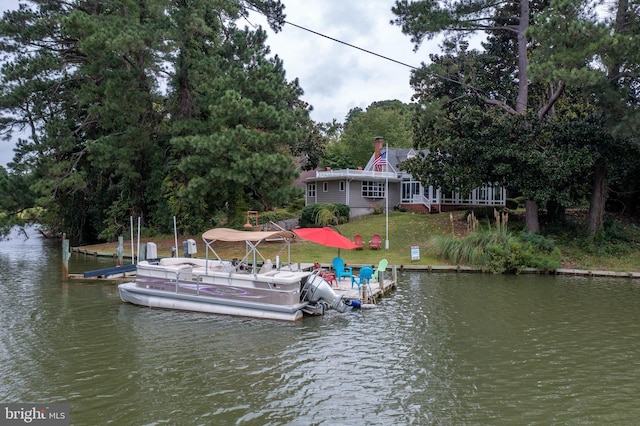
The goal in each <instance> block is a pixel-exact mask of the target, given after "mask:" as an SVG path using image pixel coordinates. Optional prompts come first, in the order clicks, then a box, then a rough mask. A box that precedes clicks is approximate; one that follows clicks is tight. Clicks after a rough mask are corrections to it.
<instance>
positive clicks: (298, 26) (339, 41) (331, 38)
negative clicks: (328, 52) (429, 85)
mask: <svg viewBox="0 0 640 426" xmlns="http://www.w3.org/2000/svg"><path fill="white" fill-rule="evenodd" d="M284 23H285V24H289V25H291V26H293V27H296V28H300V29H301V30H305V31H308V32H310V33H312V34H315V35H319V36H320V37H324V38H327V39H329V40H331V41H335V42H337V43H341V44H344V45H345V46H349V47H352V48H354V49H358V50H361V51H363V52H366V53H369V54H371V55H374V56H378V57H379V58H382V59H386V60H387V61H391V62H395V63H396V64H400V65H404V66H405V67H408V68H411V69H414V70H418V69H419V68H418V67H414V66H413V65H409V64H406V63H404V62H401V61H398V60H395V59H393V58H390V57H388V56H384V55H381V54H379V53H376V52H372V51H371V50H367V49H363V48H362V47H358V46H355V45H353V44H350V43H347V42H346V41H342V40H338V39H337V38H333V37H330V36H328V35H325V34H322V33H319V32H317V31H314V30H311V29H309V28H305V27H303V26H301V25H296V24H294V23H292V22H289V21H284Z"/></svg>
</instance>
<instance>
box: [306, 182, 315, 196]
mask: <svg viewBox="0 0 640 426" xmlns="http://www.w3.org/2000/svg"><path fill="white" fill-rule="evenodd" d="M315 196H316V184H315V183H310V184H309V185H307V197H309V198H315Z"/></svg>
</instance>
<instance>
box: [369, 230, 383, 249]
mask: <svg viewBox="0 0 640 426" xmlns="http://www.w3.org/2000/svg"><path fill="white" fill-rule="evenodd" d="M380 241H381V240H380V234H373V237H371V241H369V248H370V249H374V250H380Z"/></svg>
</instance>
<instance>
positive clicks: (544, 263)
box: [431, 211, 560, 274]
mask: <svg viewBox="0 0 640 426" xmlns="http://www.w3.org/2000/svg"><path fill="white" fill-rule="evenodd" d="M494 218H495V222H494V224H495V226H491V224H489V226H485V227H479V228H477V230H476V231H475V232H473V233H471V234H469V235H467V236H466V237H464V238H454V237H446V236H440V237H435V238H433V239H432V241H431V245H432V248H433V249H434V250H435V251H436V253H437V255H438V256H440V257H442V258H443V259H444V260H446V261H448V262H451V263H452V264H455V265H470V266H479V267H481V268H482V269H483V270H485V271H487V272H491V273H496V274H501V273H519V272H521V271H522V270H523V269H524V268H536V269H543V270H552V269H557V268H559V267H560V251H559V250H558V249H557V248H556V247H555V244H554V243H553V241H552V240H550V239H548V238H544V237H543V236H540V235H538V234H529V233H520V234H517V235H514V234H513V233H511V232H509V230H508V223H509V215H508V213H506V212H498V211H494ZM471 222H473V220H472V221H471Z"/></svg>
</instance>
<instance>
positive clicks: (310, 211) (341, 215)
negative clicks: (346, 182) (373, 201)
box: [300, 203, 350, 228]
mask: <svg viewBox="0 0 640 426" xmlns="http://www.w3.org/2000/svg"><path fill="white" fill-rule="evenodd" d="M349 213H350V208H349V206H348V205H346V204H340V203H335V204H331V203H328V204H320V203H315V204H310V205H308V206H306V207H305V208H303V209H302V211H301V212H300V226H301V227H302V228H314V227H322V226H327V225H340V224H343V223H347V222H349Z"/></svg>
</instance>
